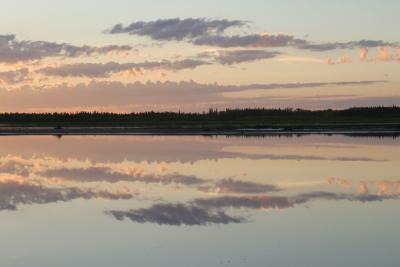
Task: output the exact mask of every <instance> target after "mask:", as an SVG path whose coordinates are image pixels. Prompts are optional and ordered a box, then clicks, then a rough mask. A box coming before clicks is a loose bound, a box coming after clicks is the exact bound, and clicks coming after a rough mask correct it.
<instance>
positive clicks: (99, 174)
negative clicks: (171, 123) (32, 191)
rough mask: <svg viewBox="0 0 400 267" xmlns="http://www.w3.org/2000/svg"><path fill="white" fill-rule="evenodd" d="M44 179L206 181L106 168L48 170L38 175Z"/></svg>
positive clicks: (187, 183) (110, 181)
mask: <svg viewBox="0 0 400 267" xmlns="http://www.w3.org/2000/svg"><path fill="white" fill-rule="evenodd" d="M39 174H40V175H42V176H44V177H58V178H62V179H67V180H68V179H69V180H74V181H79V182H99V181H104V182H109V183H117V182H121V181H130V182H142V183H161V184H173V183H176V184H183V185H198V184H202V183H205V182H207V180H204V179H201V178H198V177H196V176H187V175H182V174H178V173H172V174H165V175H150V174H144V173H141V172H133V173H132V174H128V173H122V172H118V171H114V170H112V169H111V168H108V167H88V168H58V169H49V170H46V171H43V172H41V173H39Z"/></svg>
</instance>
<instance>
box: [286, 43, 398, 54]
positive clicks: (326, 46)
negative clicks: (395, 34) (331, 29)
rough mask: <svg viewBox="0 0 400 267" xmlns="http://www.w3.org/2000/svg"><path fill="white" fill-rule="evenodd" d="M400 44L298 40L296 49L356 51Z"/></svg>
mask: <svg viewBox="0 0 400 267" xmlns="http://www.w3.org/2000/svg"><path fill="white" fill-rule="evenodd" d="M397 45H398V43H393V42H385V41H381V40H360V41H350V42H333V43H310V42H308V41H301V40H298V41H297V42H296V43H295V44H294V47H296V48H298V49H304V50H310V51H314V52H324V51H331V50H339V49H340V50H343V49H356V48H377V47H382V46H390V47H395V46H397Z"/></svg>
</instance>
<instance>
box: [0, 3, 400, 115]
mask: <svg viewBox="0 0 400 267" xmlns="http://www.w3.org/2000/svg"><path fill="white" fill-rule="evenodd" d="M399 8H400V2H399V1H394V0H382V1H377V0H375V1H374V0H347V1H344V0H336V1H323V0H307V1H306V0H290V1H289V0H279V1H278V0H268V1H265V0H263V1H261V0H252V1H247V2H244V1H239V0H229V1H228V0H217V1H215V0H214V1H211V0H204V1H189V0H186V1H183V0H172V1H162V0H155V1H133V0H130V1H128V0H115V1H104V0H97V1H94V0H86V1H77V0H70V1H54V0H53V1H50V0H37V1H29V0H14V1H2V8H1V10H0V17H1V22H2V23H0V112H47V111H68V112H73V111H82V110H85V111H93V110H98V111H113V112H134V111H145V110H158V111H166V110H168V111H177V110H181V111H203V110H208V109H209V108H219V109H224V108H244V107H265V108H278V107H280V108H287V107H291V108H308V109H325V108H336V109H341V108H348V107H353V106H376V105H386V106H389V105H398V104H399V103H400V91H399V85H400V80H399V78H398V77H400V76H399V72H400V68H399V67H400V65H399V63H400V40H399V37H398V33H397V25H398V23H399V20H400V19H399V18H398V14H397V13H398V10H399Z"/></svg>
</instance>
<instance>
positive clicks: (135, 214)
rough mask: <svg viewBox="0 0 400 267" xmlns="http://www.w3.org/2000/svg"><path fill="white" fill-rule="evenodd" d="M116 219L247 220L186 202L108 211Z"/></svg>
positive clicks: (185, 222) (160, 221)
mask: <svg viewBox="0 0 400 267" xmlns="http://www.w3.org/2000/svg"><path fill="white" fill-rule="evenodd" d="M107 214H109V215H112V216H113V217H114V218H115V219H117V220H119V221H121V220H124V219H129V220H131V221H133V222H136V223H157V224H159V225H173V226H181V225H188V226H194V225H203V226H204V225H209V224H229V223H242V222H245V219H244V218H241V217H232V216H229V215H227V214H226V213H225V212H223V211H212V210H208V209H205V208H201V207H197V206H193V205H184V204H155V205H153V206H152V207H150V208H147V209H138V210H130V211H108V212H107Z"/></svg>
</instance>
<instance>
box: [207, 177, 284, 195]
mask: <svg viewBox="0 0 400 267" xmlns="http://www.w3.org/2000/svg"><path fill="white" fill-rule="evenodd" d="M200 189H202V190H204V191H212V192H218V193H221V194H230V193H238V194H261V193H270V192H279V191H281V190H280V189H279V188H278V187H276V186H275V185H269V184H260V183H255V182H244V181H238V180H233V179H232V178H228V179H223V180H220V181H218V182H216V184H215V185H214V186H213V187H203V188H200Z"/></svg>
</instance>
